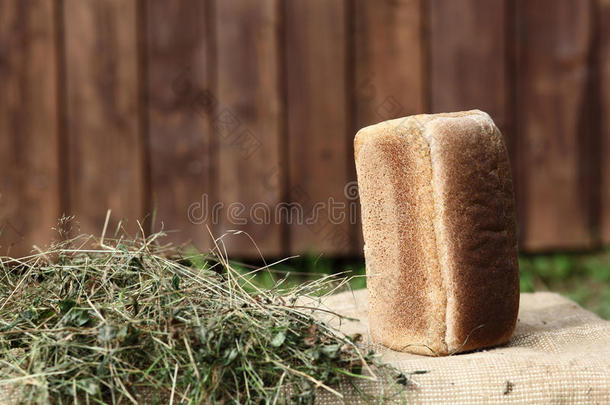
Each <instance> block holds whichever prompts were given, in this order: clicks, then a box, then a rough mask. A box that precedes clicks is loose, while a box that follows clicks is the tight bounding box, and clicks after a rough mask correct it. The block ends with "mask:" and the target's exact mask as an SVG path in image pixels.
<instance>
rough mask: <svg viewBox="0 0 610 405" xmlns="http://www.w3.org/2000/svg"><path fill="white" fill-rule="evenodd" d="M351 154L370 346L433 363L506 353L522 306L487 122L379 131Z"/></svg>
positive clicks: (504, 181) (463, 118)
mask: <svg viewBox="0 0 610 405" xmlns="http://www.w3.org/2000/svg"><path fill="white" fill-rule="evenodd" d="M354 148H355V158H356V168H357V173H358V182H359V189H360V199H361V206H362V224H363V233H364V240H365V258H366V262H367V281H368V288H369V300H370V301H369V306H370V308H369V313H370V317H371V319H370V325H371V326H370V328H371V337H372V339H373V341H375V342H378V343H381V344H384V345H386V346H388V347H391V348H392V349H395V350H403V351H409V352H414V353H420V354H428V355H435V354H437V355H446V354H451V353H454V352H459V351H467V350H473V349H478V348H482V347H489V346H493V345H497V344H501V343H504V342H506V341H507V340H508V339H509V337H510V335H511V334H512V332H513V330H514V327H515V323H516V318H517V312H518V305H519V272H518V261H517V240H516V231H515V228H516V219H515V209H514V196H513V186H512V180H511V173H510V165H509V162H508V156H507V153H506V147H505V145H504V142H503V139H502V136H501V134H500V131H499V130H498V129H497V128H496V126H495V125H494V123H493V121H492V120H491V118H490V117H489V116H488V115H487V114H486V113H484V112H482V111H479V110H473V111H466V112H459V113H448V114H434V115H417V116H411V117H407V118H404V119H398V120H391V121H386V122H382V123H380V124H376V125H374V126H371V127H367V128H363V129H362V130H361V131H359V132H358V134H357V135H356V138H355V141H354Z"/></svg>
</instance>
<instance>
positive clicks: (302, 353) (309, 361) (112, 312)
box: [0, 232, 394, 404]
mask: <svg viewBox="0 0 610 405" xmlns="http://www.w3.org/2000/svg"><path fill="white" fill-rule="evenodd" d="M142 234H143V232H142ZM162 236H163V234H162V233H156V234H153V235H150V236H148V237H135V238H129V237H127V236H126V235H125V233H123V232H117V233H116V234H115V236H114V237H113V238H112V239H104V238H103V237H102V239H101V240H99V239H96V238H94V237H92V236H79V237H76V238H73V239H70V240H67V241H63V242H60V243H56V244H54V245H53V246H51V247H50V248H49V249H48V250H46V251H39V252H38V253H36V254H33V255H31V256H29V257H25V258H21V259H14V258H8V257H4V258H2V259H1V260H0V270H1V274H0V350H1V352H2V356H1V360H0V385H1V386H0V391H1V390H3V389H4V394H5V395H7V393H10V396H11V397H12V400H13V401H14V402H23V403H32V402H36V403H46V402H48V401H51V402H53V403H76V402H82V403H125V402H127V403H128V402H132V403H141V402H146V403H174V404H175V403H195V404H200V403H285V402H295V403H312V402H313V401H314V399H315V395H316V392H318V390H325V391H327V392H329V393H331V394H332V395H335V396H337V397H339V398H340V397H341V394H340V392H339V391H338V390H337V386H338V385H339V384H341V383H342V382H345V381H346V378H347V379H348V380H350V381H351V380H354V379H369V380H370V379H373V380H374V379H388V381H390V380H391V379H392V378H393V377H392V376H394V374H393V373H394V370H393V369H390V368H388V367H385V366H383V365H380V364H379V363H377V361H376V359H375V355H374V353H373V352H364V351H363V350H361V348H360V347H359V345H358V342H357V338H354V337H349V336H345V335H343V334H341V333H339V332H338V331H337V330H335V329H333V328H331V327H329V326H328V325H327V324H326V323H324V322H322V321H320V320H318V319H316V317H315V312H316V311H318V309H316V308H315V307H303V306H302V305H298V303H297V301H298V300H299V298H300V297H304V296H310V297H311V296H320V295H323V294H324V293H325V292H330V291H334V290H336V289H337V287H340V286H342V285H345V284H346V280H345V279H344V278H341V277H336V276H326V277H323V278H321V279H319V280H315V281H312V282H307V283H305V284H301V285H298V286H297V287H294V288H291V289H284V288H283V286H282V280H280V281H279V282H278V283H277V284H276V286H275V287H274V288H272V289H264V288H261V287H259V286H257V284H256V283H255V281H254V279H253V278H254V277H255V275H256V274H258V273H260V272H263V271H266V269H267V267H263V268H261V269H258V270H254V271H251V272H249V273H246V274H243V273H241V272H239V271H237V270H236V269H235V268H233V266H231V264H230V262H229V261H228V260H227V257H226V256H225V255H223V254H222V249H221V247H219V246H218V245H216V248H215V249H214V250H213V251H212V252H211V253H210V254H208V255H206V256H205V257H203V263H204V264H203V266H195V265H194V264H193V262H194V259H193V258H192V257H185V256H183V255H180V254H179V252H176V250H175V249H174V248H172V247H171V246H165V245H162V244H161V243H160V239H161V237H162ZM220 245H221V246H222V244H220ZM199 259H200V260H201V257H200V258H199ZM311 301H312V300H309V302H311ZM314 301H315V300H314ZM320 310H321V309H320ZM373 368H374V369H375V371H373ZM390 382H391V381H390Z"/></svg>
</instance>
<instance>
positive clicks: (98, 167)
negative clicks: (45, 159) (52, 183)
mask: <svg viewBox="0 0 610 405" xmlns="http://www.w3.org/2000/svg"><path fill="white" fill-rule="evenodd" d="M64 7H65V8H64V20H65V48H66V81H67V83H66V98H67V120H68V122H67V130H68V143H69V149H68V154H69V156H68V158H69V164H68V167H69V174H70V178H69V185H70V211H71V213H73V214H75V215H76V217H77V220H79V222H80V225H81V231H82V232H88V233H94V234H98V235H99V234H100V233H101V230H102V227H103V224H104V219H105V216H106V210H107V209H109V208H110V209H112V212H113V218H115V219H119V218H125V219H127V220H128V221H129V229H130V231H134V232H135V231H136V230H137V226H136V220H138V219H140V218H141V216H142V214H143V212H142V211H143V207H144V195H143V186H144V182H143V164H142V161H143V157H142V156H143V147H142V142H141V139H140V134H139V130H138V67H137V55H138V52H137V35H136V1H135V0H126V1H124V0H107V1H96V0H66V1H65V3H64Z"/></svg>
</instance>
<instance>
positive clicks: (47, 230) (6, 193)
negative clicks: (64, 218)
mask: <svg viewBox="0 0 610 405" xmlns="http://www.w3.org/2000/svg"><path fill="white" fill-rule="evenodd" d="M0 78H1V79H0V173H1V174H0V176H1V177H0V232H1V233H0V254H10V255H13V256H19V255H25V254H27V253H29V251H30V249H31V247H32V245H33V244H37V245H39V246H43V245H45V244H46V243H48V242H49V241H50V240H51V238H53V237H54V236H55V233H54V231H52V230H51V227H52V226H53V225H55V224H56V222H57V218H58V216H59V215H60V214H61V211H60V207H59V204H60V197H59V169H58V156H59V155H58V121H57V120H58V115H57V106H56V103H57V91H58V89H57V84H56V80H57V59H56V43H55V25H54V9H53V3H52V1H51V0H28V1H21V0H14V1H9V0H7V1H2V2H0Z"/></svg>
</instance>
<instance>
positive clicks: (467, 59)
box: [428, 0, 510, 137]
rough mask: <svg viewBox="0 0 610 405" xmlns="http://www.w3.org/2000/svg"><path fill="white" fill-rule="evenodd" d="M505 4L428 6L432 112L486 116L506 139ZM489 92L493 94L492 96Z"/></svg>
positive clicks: (457, 0)
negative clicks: (482, 113) (475, 112)
mask: <svg viewBox="0 0 610 405" xmlns="http://www.w3.org/2000/svg"><path fill="white" fill-rule="evenodd" d="M506 3H507V1H506V0H498V1H488V0H452V1H446V0H432V1H430V2H429V5H428V19H429V27H428V33H429V34H428V52H429V55H430V60H429V72H430V73H429V74H430V78H429V83H430V88H429V100H430V109H431V112H435V113H436V112H451V111H464V110H471V109H474V108H478V109H480V110H483V111H485V112H487V113H488V114H489V115H490V116H491V118H492V119H493V120H494V122H495V123H496V126H498V128H500V130H501V131H502V133H503V135H504V136H505V137H506V135H507V129H508V128H507V124H508V118H509V117H508V116H509V113H508V109H507V104H508V91H509V85H510V84H509V78H508V74H507V61H506V56H507V51H506V31H507V18H508V17H507V13H506V11H507V4H506ZM492 89H493V90H492Z"/></svg>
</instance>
